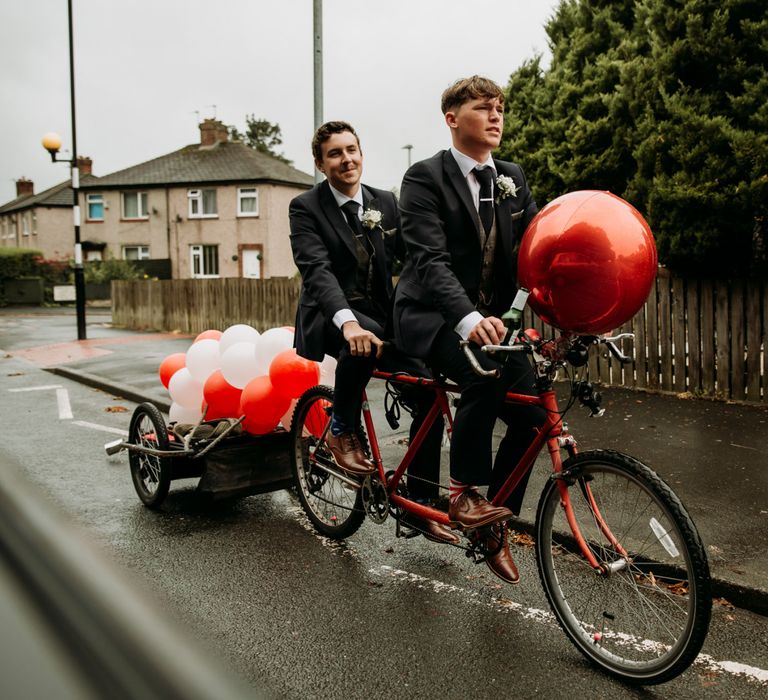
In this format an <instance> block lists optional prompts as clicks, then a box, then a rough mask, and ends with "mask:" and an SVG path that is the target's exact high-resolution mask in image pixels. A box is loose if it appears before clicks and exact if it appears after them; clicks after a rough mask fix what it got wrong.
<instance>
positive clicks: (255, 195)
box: [237, 186, 259, 219]
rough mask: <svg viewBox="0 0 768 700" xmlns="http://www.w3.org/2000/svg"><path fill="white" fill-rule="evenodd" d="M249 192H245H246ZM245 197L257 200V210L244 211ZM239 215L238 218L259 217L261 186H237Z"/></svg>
mask: <svg viewBox="0 0 768 700" xmlns="http://www.w3.org/2000/svg"><path fill="white" fill-rule="evenodd" d="M246 191H247V192H248V194H245V192H246ZM244 199H255V200H256V211H243V209H242V204H243V200H244ZM237 216H238V218H248V219H258V218H259V188H258V187H256V186H253V187H238V188H237Z"/></svg>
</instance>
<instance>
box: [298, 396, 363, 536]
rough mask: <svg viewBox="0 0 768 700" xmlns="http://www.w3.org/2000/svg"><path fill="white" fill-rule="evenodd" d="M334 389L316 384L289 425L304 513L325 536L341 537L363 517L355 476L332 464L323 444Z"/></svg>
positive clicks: (299, 403) (348, 534)
mask: <svg viewBox="0 0 768 700" xmlns="http://www.w3.org/2000/svg"><path fill="white" fill-rule="evenodd" d="M332 406H333V390H332V389H329V388H328V387H324V386H316V387H314V388H312V389H309V390H307V391H306V392H305V393H304V394H303V395H302V397H301V399H299V402H298V404H297V405H296V410H295V411H294V413H293V422H292V424H291V445H292V448H291V456H292V460H293V473H294V479H295V481H296V489H297V491H298V493H299V500H300V501H301V505H302V507H303V508H304V512H305V513H306V514H307V517H308V518H309V519H310V521H311V522H312V524H313V525H314V526H315V529H316V530H317V531H318V532H320V533H321V534H323V535H325V536H326V537H332V538H334V539H344V538H345V537H349V536H350V535H352V534H354V533H355V532H357V530H358V528H359V527H360V525H361V524H362V522H363V520H364V519H365V511H364V510H363V503H362V495H361V491H360V488H359V484H357V483H356V482H355V480H354V478H350V477H348V476H346V475H345V474H344V473H342V472H341V470H339V469H338V467H336V466H335V462H334V460H333V456H332V455H331V453H330V451H329V450H328V448H327V447H326V445H325V435H326V432H327V428H328V423H329V421H330V419H331V408H332Z"/></svg>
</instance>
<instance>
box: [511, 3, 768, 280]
mask: <svg viewBox="0 0 768 700" xmlns="http://www.w3.org/2000/svg"><path fill="white" fill-rule="evenodd" d="M546 29H547V34H548V36H549V40H550V47H551V49H552V54H553V58H552V63H551V66H550V67H549V69H548V70H546V71H544V70H542V69H541V67H540V64H541V61H540V58H538V57H537V58H535V59H533V60H532V61H529V62H527V63H525V64H524V65H523V66H522V67H521V68H520V69H518V70H517V71H516V72H515V73H513V74H512V76H511V78H510V82H509V85H508V90H507V92H508V99H507V104H508V109H509V115H508V117H507V123H506V129H505V139H504V143H503V145H502V149H501V150H502V155H503V156H506V157H510V158H513V159H515V160H517V161H519V162H521V164H522V165H523V166H524V168H525V169H526V172H527V173H528V175H529V178H530V181H531V183H532V185H533V187H534V189H535V194H536V196H537V199H538V201H539V202H540V204H541V203H544V202H546V201H549V200H551V199H553V198H554V197H556V196H558V195H560V194H562V193H564V192H567V191H572V190H575V189H587V188H589V189H608V190H611V191H612V192H615V193H616V194H619V195H620V196H622V197H625V198H626V199H628V200H629V201H630V202H632V203H633V204H634V205H635V206H636V207H638V209H640V210H641V211H642V212H643V213H644V214H645V215H646V217H647V218H648V221H649V223H650V224H651V227H652V229H653V231H654V234H655V235H656V239H657V243H658V247H659V256H660V260H661V261H662V262H664V263H665V264H667V265H669V266H670V267H672V268H673V269H677V270H680V271H684V272H698V273H701V274H717V275H729V274H731V275H732V274H736V275H741V274H746V273H749V272H753V273H754V272H758V271H765V270H766V264H765V262H766V261H765V249H766V243H767V242H768V241H767V239H766V236H767V235H768V234H767V232H766V223H765V222H766V215H767V214H768V212H767V211H766V209H768V42H766V40H765V37H766V36H768V14H767V13H766V9H765V5H764V2H762V0H720V1H719V2H715V1H714V0H624V1H621V2H608V1H598V0H565V1H564V2H562V3H561V4H560V6H559V8H558V10H557V12H556V14H555V16H554V17H553V18H552V19H551V20H550V21H549V23H548V24H547V27H546Z"/></svg>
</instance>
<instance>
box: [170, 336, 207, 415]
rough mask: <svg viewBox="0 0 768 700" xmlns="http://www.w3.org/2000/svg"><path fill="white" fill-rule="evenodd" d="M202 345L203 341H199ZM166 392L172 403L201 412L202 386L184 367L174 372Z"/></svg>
mask: <svg viewBox="0 0 768 700" xmlns="http://www.w3.org/2000/svg"><path fill="white" fill-rule="evenodd" d="M199 342H201V343H204V342H205V341H204V340H201V341H199ZM168 392H169V393H170V395H171V398H172V399H173V401H174V402H176V403H177V404H179V405H180V406H183V407H184V408H189V409H197V410H198V411H199V410H201V408H200V407H201V406H202V404H203V384H202V382H198V381H197V380H196V379H195V378H194V377H193V376H192V375H191V374H190V373H189V370H188V369H187V368H186V367H182V368H181V369H180V370H179V371H178V372H174V374H173V376H172V377H171V381H170V382H168Z"/></svg>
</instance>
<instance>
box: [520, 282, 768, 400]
mask: <svg viewBox="0 0 768 700" xmlns="http://www.w3.org/2000/svg"><path fill="white" fill-rule="evenodd" d="M525 320H526V323H527V324H529V325H532V326H533V327H535V328H538V329H539V330H540V331H541V332H542V335H545V334H547V333H549V332H551V330H550V329H549V328H548V327H547V326H546V325H545V324H542V322H541V321H540V320H539V319H538V318H536V317H535V316H534V315H533V314H531V312H530V310H528V309H526V316H525ZM620 330H621V331H622V332H624V331H627V332H631V333H634V334H635V338H634V340H633V341H623V347H624V349H625V351H627V352H628V353H629V354H630V355H634V361H633V362H632V363H630V364H627V365H623V366H622V365H621V364H620V363H619V362H617V361H616V360H615V359H614V358H613V357H612V356H611V355H610V354H608V353H607V351H606V352H601V353H599V354H598V353H595V352H592V353H591V354H590V368H589V369H590V376H591V377H592V378H593V379H597V380H599V382H600V383H601V384H606V385H610V386H623V387H629V388H636V389H652V390H660V391H669V392H676V393H689V394H691V395H693V396H707V397H714V398H719V399H727V400H734V401H749V402H768V386H766V382H768V367H766V350H768V347H767V345H766V344H767V343H768V284H767V283H765V282H762V283H761V282H759V281H757V282H749V283H745V282H744V281H737V282H722V281H718V282H712V281H706V280H690V279H688V280H686V279H683V278H680V277H674V276H672V275H670V274H669V273H668V272H667V271H666V270H663V269H662V270H660V271H659V275H658V277H657V278H656V284H655V285H654V287H653V288H652V289H651V294H650V296H649V298H648V301H647V303H646V304H645V306H644V307H643V308H642V309H641V310H640V311H639V312H638V313H637V314H636V315H635V317H634V318H632V319H631V320H630V321H629V322H627V323H625V324H624V325H623V326H622V327H621V329H620Z"/></svg>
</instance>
